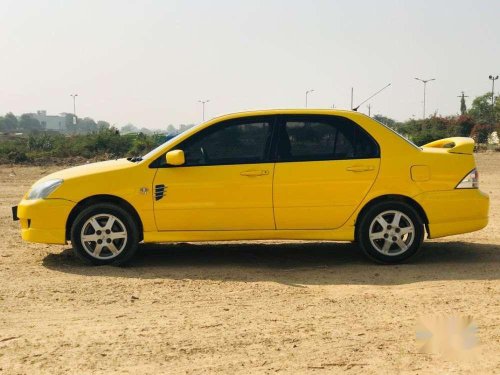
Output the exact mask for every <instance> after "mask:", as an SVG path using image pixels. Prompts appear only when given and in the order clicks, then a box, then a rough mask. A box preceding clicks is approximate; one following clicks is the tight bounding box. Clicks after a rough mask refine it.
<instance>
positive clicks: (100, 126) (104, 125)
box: [97, 121, 111, 131]
mask: <svg viewBox="0 0 500 375" xmlns="http://www.w3.org/2000/svg"><path fill="white" fill-rule="evenodd" d="M110 127H111V125H110V124H109V122H107V121H97V130H98V131H101V130H105V129H109V128H110Z"/></svg>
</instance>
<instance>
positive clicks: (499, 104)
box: [469, 93, 500, 124]
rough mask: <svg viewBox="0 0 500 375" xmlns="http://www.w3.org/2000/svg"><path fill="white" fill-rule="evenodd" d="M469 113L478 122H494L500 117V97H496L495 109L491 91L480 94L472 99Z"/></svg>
mask: <svg viewBox="0 0 500 375" xmlns="http://www.w3.org/2000/svg"><path fill="white" fill-rule="evenodd" d="M469 115H471V116H472V117H473V118H474V120H476V121H477V122H478V123H490V124H493V123H495V122H496V120H497V119H499V118H500V98H499V97H498V96H497V97H496V98H495V106H494V111H493V112H492V109H491V93H486V94H484V95H481V96H478V97H477V98H475V99H474V100H473V101H472V105H471V108H470V109H469Z"/></svg>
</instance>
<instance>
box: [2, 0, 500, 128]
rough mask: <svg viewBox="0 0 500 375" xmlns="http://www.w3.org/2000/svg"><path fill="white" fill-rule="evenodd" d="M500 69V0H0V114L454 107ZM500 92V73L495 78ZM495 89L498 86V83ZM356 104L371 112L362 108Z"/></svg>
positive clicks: (387, 111) (184, 118)
mask: <svg viewBox="0 0 500 375" xmlns="http://www.w3.org/2000/svg"><path fill="white" fill-rule="evenodd" d="M490 74H495V75H496V74H500V1H499V0H491V1H486V0H484V1H483V0H477V1H471V0H468V1H461V0H449V1H439V0H435V1H431V0H428V1H425V0H419V1H417V0H415V1H410V0H408V1H395V0H394V1H389V0H376V1H368V0H364V1H363V0H357V1H334V0H330V1H320V0H309V1H305V0H304V1H290V0H288V1H273V0H269V1H257V0H252V1H243V0H240V1H237V0H233V1H218V0H210V1H187V0H186V1H167V0H161V1H160V0H159V1H144V0H143V1H124V0H121V1H107V0H100V1H91V0H85V1H55V0H38V1H23V0H15V1H9V0H0V114H4V113H5V112H8V111H12V112H14V113H16V114H20V113H23V112H32V111H36V110H37V109H46V110H47V111H48V112H49V113H51V114H57V113H60V112H72V110H73V104H72V98H71V97H70V96H69V95H70V94H71V93H78V95H79V96H78V98H77V115H79V116H90V117H92V118H94V119H96V120H107V121H109V122H111V123H114V124H117V125H120V126H121V125H124V124H126V123H128V122H131V123H133V124H135V125H137V126H145V127H149V128H160V127H163V128H164V127H165V126H166V125H168V124H169V123H173V124H175V125H177V124H179V123H198V122H200V120H201V104H199V103H197V100H198V99H210V100H211V101H210V103H208V104H207V107H206V110H207V113H206V114H207V117H208V118H210V117H214V116H216V115H219V114H224V113H228V112H235V111H240V110H247V109H259V108H292V107H303V106H304V96H305V94H304V93H305V91H306V90H307V89H315V92H313V93H312V94H311V95H310V96H309V106H310V107H316V108H325V107H331V106H332V104H334V105H335V107H337V108H348V107H349V106H350V90H351V87H354V98H355V100H354V102H355V104H356V103H358V102H360V101H361V100H362V99H364V98H366V97H368V96H369V95H371V94H372V93H373V92H375V91H377V90H378V89H380V88H381V87H383V86H384V85H386V84H387V83H392V86H390V87H389V88H388V89H386V90H385V91H384V92H382V93H381V94H380V95H379V96H378V97H376V98H374V99H373V100H372V101H371V105H372V114H374V113H382V114H384V115H387V116H390V117H393V118H396V119H399V120H404V119H407V118H410V117H412V116H416V117H420V116H421V115H422V84H421V83H420V82H417V81H415V80H414V77H422V78H436V81H435V82H431V83H429V84H428V90H427V94H428V96H427V112H428V113H432V112H435V111H438V113H439V114H442V115H449V114H455V113H457V112H458V111H459V108H460V107H459V99H458V98H457V96H458V95H459V94H460V92H461V91H462V90H464V91H465V92H466V94H467V95H469V96H470V97H469V100H468V102H467V104H468V105H470V99H471V98H472V97H474V96H477V95H480V94H483V93H485V92H487V91H488V90H491V81H490V80H489V79H488V75H490ZM497 83H498V86H497V87H498V88H499V89H500V80H499V81H497ZM495 91H497V92H498V91H499V90H495ZM360 111H361V112H365V113H366V112H367V107H366V106H362V107H361V108H360Z"/></svg>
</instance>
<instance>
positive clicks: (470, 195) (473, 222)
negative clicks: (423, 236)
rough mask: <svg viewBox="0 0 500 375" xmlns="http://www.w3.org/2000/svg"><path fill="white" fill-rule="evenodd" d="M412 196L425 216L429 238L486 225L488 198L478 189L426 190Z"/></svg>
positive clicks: (472, 230)
mask: <svg viewBox="0 0 500 375" xmlns="http://www.w3.org/2000/svg"><path fill="white" fill-rule="evenodd" d="M414 199H415V200H416V201H417V202H418V203H419V204H420V205H421V206H422V208H423V209H424V211H425V213H426V215H427V219H428V220H429V232H430V233H429V238H438V237H445V236H451V235H453V234H462V233H468V232H474V231H476V230H480V229H483V228H484V227H485V226H486V225H488V211H489V206H490V204H489V202H490V199H489V197H488V195H487V194H485V193H483V192H482V191H480V190H479V189H455V190H452V191H434V192H427V193H422V194H420V195H417V196H416V197H414Z"/></svg>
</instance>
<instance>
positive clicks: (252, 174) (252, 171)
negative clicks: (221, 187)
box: [240, 169, 269, 177]
mask: <svg viewBox="0 0 500 375" xmlns="http://www.w3.org/2000/svg"><path fill="white" fill-rule="evenodd" d="M268 174H269V171H268V170H256V169H250V170H248V171H243V172H241V173H240V175H242V176H248V177H257V176H266V175H268Z"/></svg>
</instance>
